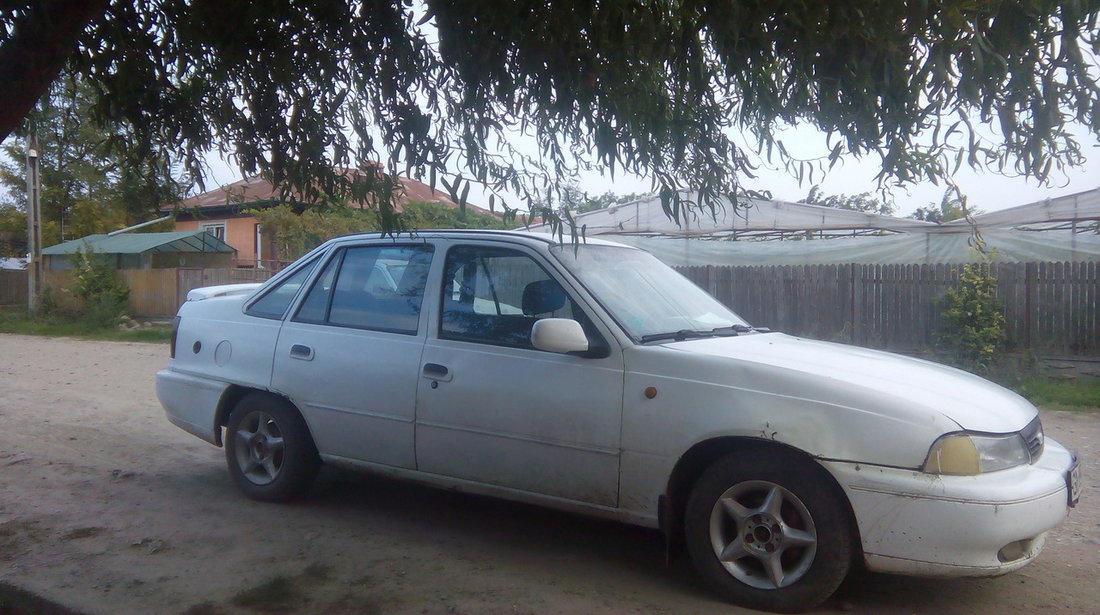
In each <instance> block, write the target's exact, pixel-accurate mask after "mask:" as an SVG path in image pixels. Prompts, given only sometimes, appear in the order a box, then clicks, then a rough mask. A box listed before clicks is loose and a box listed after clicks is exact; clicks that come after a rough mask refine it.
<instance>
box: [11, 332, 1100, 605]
mask: <svg viewBox="0 0 1100 615" xmlns="http://www.w3.org/2000/svg"><path fill="white" fill-rule="evenodd" d="M167 351H168V349H167V346H165V345H156V344H132V343H118V342H88V341H79V340H70V339H51V338H38V337H26V336H16V335H0V613H12V612H17V611H15V610H14V609H15V608H16V607H17V605H15V599H14V598H13V597H12V595H13V592H12V591H10V588H11V587H17V588H21V589H22V590H25V591H27V592H31V593H32V594H34V595H37V596H39V597H41V598H44V599H47V600H50V601H52V602H54V603H57V604H60V605H64V606H65V607H68V608H70V609H72V610H73V611H77V612H80V613H87V614H100V613H102V614H127V613H171V614H179V613H186V614H189V615H217V614H231V613H307V614H312V613H316V614H329V613H331V614H337V613H339V614H345V613H348V614H354V613H398V614H405V613H408V614H433V613H468V614H474V613H478V614H480V613H490V614H492V613H578V614H579V613H597V614H599V613H606V614H619V613H647V614H648V613H677V614H678V613H741V612H746V611H744V610H743V609H738V608H736V607H732V606H729V605H726V604H724V603H722V602H719V601H717V600H716V599H715V598H714V597H713V596H712V595H711V594H709V593H708V592H707V591H706V590H705V589H704V588H703V587H701V586H700V584H699V583H698V582H697V581H696V580H695V578H694V575H693V573H692V571H691V570H690V567H689V566H688V564H687V563H686V562H684V561H681V562H676V563H674V564H673V566H672V567H671V568H668V567H666V566H665V562H664V550H663V543H662V539H661V536H660V535H659V534H658V533H657V532H655V531H651V530H645V529H641V528H636V527H631V526H626V525H620V524H615V523H610V522H604V521H596V520H591V519H586V518H582V517H577V516H573V515H569V514H564V513H558V512H554V511H548V510H543V509H540V508H536V507H532V506H525V505H519V504H512V503H508V502H501V501H496V500H491V499H487V498H481V497H476V496H469V495H463V494H458V493H451V492H446V491H440V490H433V489H429V488H425V487H420V486H415V485H410V484H404V483H399V482H395V481H390V480H386V479H382V478H377V477H366V476H360V475H355V474H351V473H348V472H343V471H339V470H336V469H331V468H326V469H325V470H324V471H323V472H322V474H321V477H320V479H319V481H318V483H317V485H316V488H315V489H314V490H313V492H312V494H311V496H310V497H309V498H307V499H306V500H304V501H302V502H298V503H294V504H289V505H271V504H260V503H256V502H252V501H249V500H247V499H245V498H244V497H243V496H241V495H240V494H239V493H238V492H237V490H236V488H235V487H234V486H233V485H232V483H231V481H230V478H229V476H228V474H227V472H226V470H225V465H224V460H223V458H222V451H221V450H220V449H217V448H214V447H212V446H210V445H208V444H206V443H204V442H202V441H200V440H198V439H196V438H194V437H192V436H190V435H188V434H185V433H184V432H182V431H180V430H178V429H176V428H175V427H173V426H172V425H170V424H169V423H168V422H167V421H166V420H165V419H164V415H163V412H162V410H161V409H160V406H159V404H158V403H157V401H156V397H155V394H154V391H153V375H154V373H155V372H156V370H157V369H160V368H161V367H162V366H164V365H165V363H166V356H167ZM1043 420H1044V424H1045V426H1046V430H1047V433H1048V435H1050V436H1051V437H1054V438H1056V439H1058V440H1059V441H1061V442H1062V443H1063V444H1065V445H1067V446H1069V447H1070V448H1074V449H1076V450H1077V451H1078V453H1079V454H1080V455H1081V457H1082V458H1083V463H1084V465H1083V469H1084V485H1085V494H1084V496H1083V499H1082V502H1081V505H1080V506H1078V508H1077V509H1075V510H1074V511H1073V512H1072V513H1071V514H1070V517H1069V519H1067V520H1066V521H1065V522H1064V523H1063V524H1062V525H1061V526H1060V527H1058V528H1057V529H1056V530H1054V531H1053V532H1052V534H1051V536H1050V537H1049V540H1048V544H1047V549H1046V550H1045V551H1044V552H1043V554H1042V555H1041V556H1040V558H1039V559H1038V561H1036V562H1035V563H1033V564H1032V565H1031V566H1028V567H1026V568H1024V569H1023V570H1021V571H1018V572H1016V573H1013V574H1010V575H1006V576H1004V577H999V578H995V579H977V580H975V579H959V580H943V579H913V578H901V577H890V576H883V575H861V576H858V577H856V578H853V579H851V580H850V581H849V582H848V583H847V584H846V585H845V586H844V587H842V588H841V591H840V592H839V593H838V595H837V596H836V597H835V598H834V599H832V600H830V601H829V602H828V603H826V604H825V605H823V606H822V607H821V608H820V609H819V610H818V612H832V611H836V610H844V611H850V612H856V613H886V614H892V613H898V614H901V613H906V614H908V613H943V614H952V613H958V614H964V613H966V614H978V615H992V614H1003V613H1033V612H1036V611H1039V610H1042V611H1044V612H1046V613H1052V614H1057V613H1073V614H1080V613H1097V612H1100V606H1098V600H1100V583H1097V582H1096V577H1097V575H1098V573H1100V505H1098V504H1097V499H1096V495H1095V494H1096V493H1097V491H1096V489H1097V487H1098V486H1100V484H1098V483H1100V480H1098V479H1100V468H1098V467H1097V458H1098V456H1100V451H1098V444H1097V443H1100V413H1062V412H1049V411H1044V413H1043ZM5 584H7V585H8V589H9V591H8V592H7V593H6V594H5V592H4V587H5ZM5 595H6V596H7V597H5ZM13 605H14V606H13ZM6 608H7V609H11V610H7V611H5V609H6Z"/></svg>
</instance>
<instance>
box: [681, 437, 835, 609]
mask: <svg viewBox="0 0 1100 615" xmlns="http://www.w3.org/2000/svg"><path fill="white" fill-rule="evenodd" d="M684 525H685V535H686V538H687V546H688V550H689V551H690V553H691V557H692V560H693V562H694V563H695V566H696V568H698V569H699V572H700V573H701V575H702V576H703V578H704V579H706V580H707V582H709V583H710V584H711V585H712V586H713V587H714V588H715V589H716V590H717V591H718V592H719V593H721V594H722V595H724V596H725V597H726V598H727V599H729V600H730V601H732V602H735V603H737V604H741V605H744V606H748V607H752V608H756V609H764V610H771V611H781V612H797V611H802V610H806V609H809V608H811V607H813V606H815V605H817V604H819V603H821V602H822V601H823V600H825V599H826V598H828V597H829V596H830V595H832V593H833V592H834V591H836V588H837V587H838V586H839V585H840V583H841V581H843V580H844V577H845V576H846V575H847V573H848V569H849V568H850V565H851V560H852V538H853V535H854V534H853V529H852V527H851V522H850V521H849V517H848V514H847V507H846V506H845V503H844V501H843V496H842V495H840V494H839V493H838V490H837V489H836V488H835V486H834V485H833V484H832V483H831V478H830V477H829V476H828V474H827V473H826V472H825V471H824V470H823V469H822V468H821V467H820V466H817V465H816V464H815V463H813V462H812V461H809V460H807V459H803V458H801V457H798V456H796V455H792V454H788V453H782V452H778V451H765V452H761V451H759V450H753V451H739V452H735V453H732V454H730V455H728V456H726V457H723V458H722V459H720V460H718V461H717V462H715V463H714V465H712V466H711V467H710V468H708V469H707V470H706V471H705V472H704V473H703V474H702V476H700V477H699V480H698V481H697V482H696V484H695V487H694V488H693V489H692V492H691V496H690V498H689V499H688V504H687V509H686V511H685V517H684Z"/></svg>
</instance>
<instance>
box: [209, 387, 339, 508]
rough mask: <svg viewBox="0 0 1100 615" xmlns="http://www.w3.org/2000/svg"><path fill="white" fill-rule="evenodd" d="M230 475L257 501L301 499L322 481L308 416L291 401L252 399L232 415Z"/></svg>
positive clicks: (228, 456) (246, 399) (267, 397)
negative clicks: (318, 471) (305, 418)
mask: <svg viewBox="0 0 1100 615" xmlns="http://www.w3.org/2000/svg"><path fill="white" fill-rule="evenodd" d="M225 460H226V463H227V464H228V465H229V474H230V475H231V476H232V477H233V480H234V481H235V482H236V483H237V486H238V487H240V489H241V491H243V492H244V494H245V495H247V496H248V497H250V498H252V499H254V500H263V501H266V502H282V501H286V500H291V499H294V498H297V497H300V496H301V495H302V494H304V493H305V492H306V490H308V489H309V486H310V484H311V483H312V482H313V478H314V477H315V476H316V475H317V470H318V468H319V466H320V459H319V458H318V456H317V449H316V447H315V446H314V444H313V439H312V438H311V437H310V434H309V428H308V427H306V423H305V421H304V420H303V419H302V416H301V415H300V414H298V410H297V409H296V408H294V406H292V405H291V404H290V403H289V402H287V401H286V400H284V399H282V398H280V397H276V396H274V395H267V394H264V393H252V394H250V395H247V396H245V397H244V398H242V399H241V400H240V401H239V402H238V403H237V405H236V407H234V408H233V412H232V413H230V415H229V421H228V424H227V426H226V437H225Z"/></svg>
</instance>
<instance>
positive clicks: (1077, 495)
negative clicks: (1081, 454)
mask: <svg viewBox="0 0 1100 615" xmlns="http://www.w3.org/2000/svg"><path fill="white" fill-rule="evenodd" d="M1066 488H1067V489H1068V490H1069V507H1070V508H1073V507H1074V506H1077V501H1078V500H1080V499H1081V465H1080V464H1079V463H1078V461H1077V456H1076V455H1075V456H1074V457H1073V466H1072V467H1071V468H1070V469H1069V472H1066Z"/></svg>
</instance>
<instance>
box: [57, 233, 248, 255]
mask: <svg viewBox="0 0 1100 615" xmlns="http://www.w3.org/2000/svg"><path fill="white" fill-rule="evenodd" d="M80 250H91V251H93V252H96V253H98V254H144V253H146V252H236V250H234V249H233V248H232V247H230V245H229V244H227V243H225V242H224V241H222V240H221V239H218V238H217V237H215V236H214V235H212V234H210V233H208V232H206V231H175V232H171V233H121V234H119V235H88V236H87V237H81V238H80V239H74V240H72V241H66V242H65V243H59V244H57V245H56V246H50V247H48V248H45V249H44V250H42V254H62V255H64V254H76V253H77V252H78V251H80Z"/></svg>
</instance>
